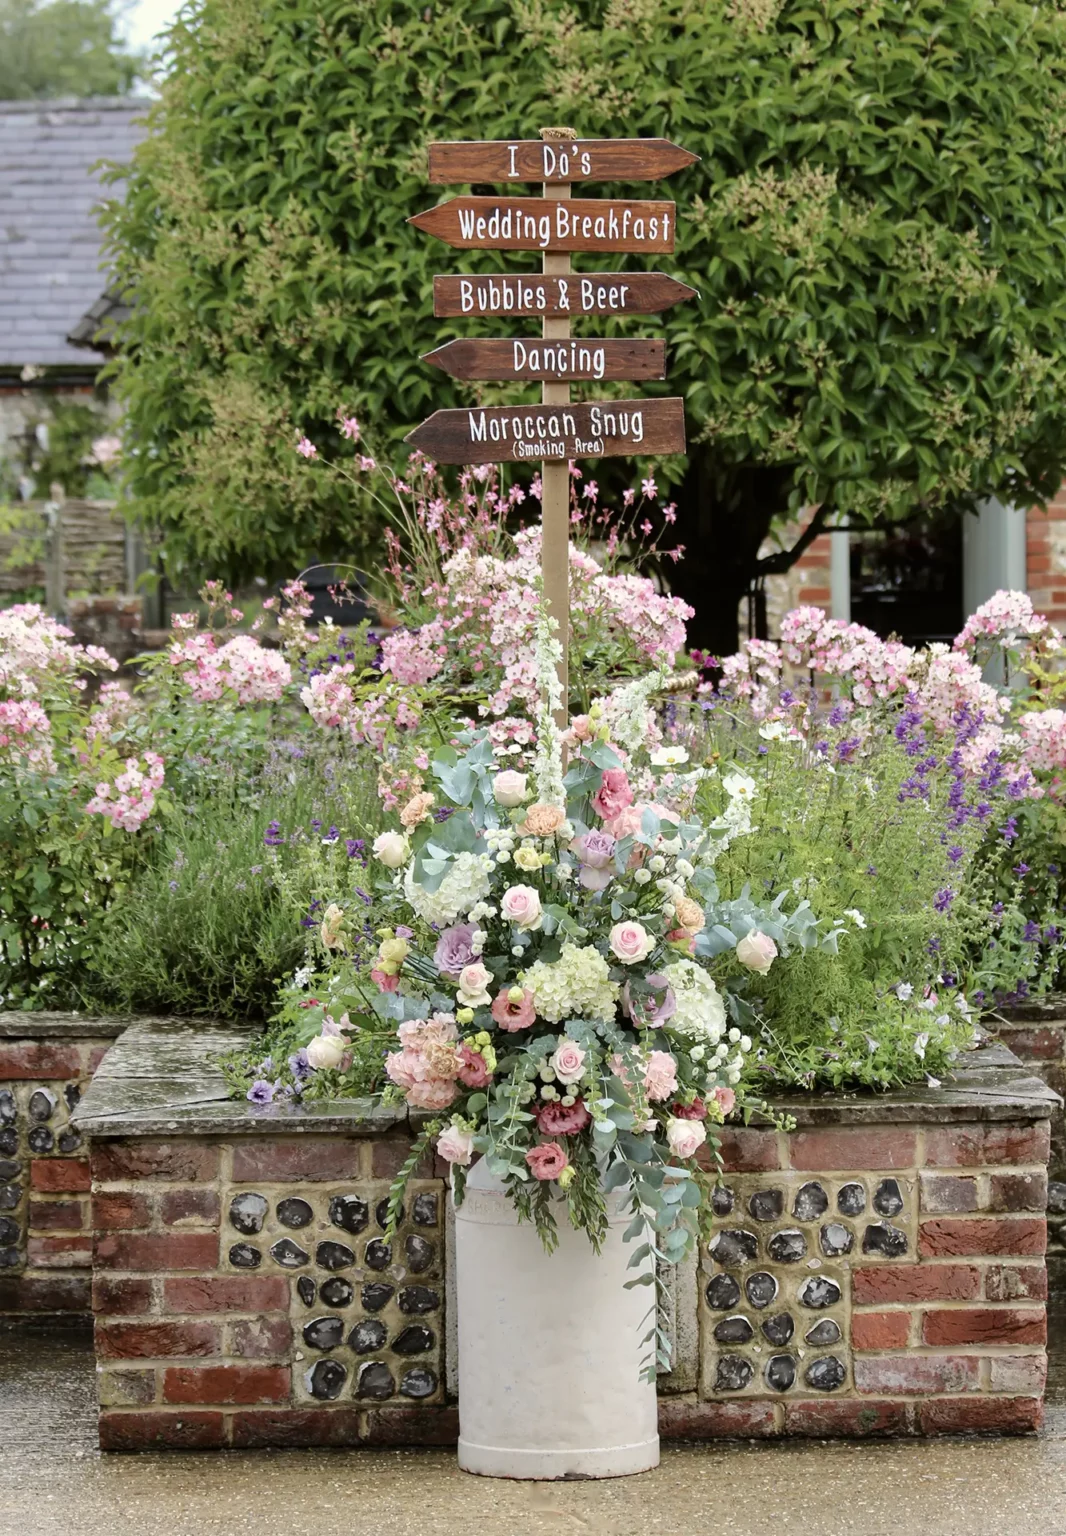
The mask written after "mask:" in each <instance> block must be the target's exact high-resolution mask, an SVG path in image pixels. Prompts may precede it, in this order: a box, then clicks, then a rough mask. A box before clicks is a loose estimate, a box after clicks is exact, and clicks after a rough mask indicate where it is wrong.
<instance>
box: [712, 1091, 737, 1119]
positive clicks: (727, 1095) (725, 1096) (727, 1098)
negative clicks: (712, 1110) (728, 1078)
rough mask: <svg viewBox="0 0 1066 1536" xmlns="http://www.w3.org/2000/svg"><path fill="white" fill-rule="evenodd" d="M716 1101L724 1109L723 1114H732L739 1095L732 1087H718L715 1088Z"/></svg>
mask: <svg viewBox="0 0 1066 1536" xmlns="http://www.w3.org/2000/svg"><path fill="white" fill-rule="evenodd" d="M714 1102H715V1103H716V1104H717V1105H718V1108H719V1109H720V1110H721V1111H722V1115H723V1116H725V1115H731V1114H732V1113H733V1110H734V1109H735V1108H736V1102H737V1096H736V1094H735V1093H734V1092H733V1090H732V1088H716V1089H715V1090H714Z"/></svg>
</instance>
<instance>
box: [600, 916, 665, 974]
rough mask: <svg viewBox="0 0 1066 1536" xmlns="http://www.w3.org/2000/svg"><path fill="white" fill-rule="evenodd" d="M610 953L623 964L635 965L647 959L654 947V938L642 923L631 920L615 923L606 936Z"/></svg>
mask: <svg viewBox="0 0 1066 1536" xmlns="http://www.w3.org/2000/svg"><path fill="white" fill-rule="evenodd" d="M608 942H609V944H610V946H611V953H612V954H613V955H614V956H615V957H616V958H617V959H619V960H621V962H622V964H623V965H636V964H637V963H638V961H641V960H645V959H647V957H648V955H650V954H651V952H652V950H653V949H654V947H655V940H654V939H653V938H652V936H651V934H650V933H649V932H648V930H647V929H646V928H645V926H644V924H643V923H635V922H632V921H629V922H625V923H615V925H614V927H613V928H612V929H611V932H610V934H609V936H608Z"/></svg>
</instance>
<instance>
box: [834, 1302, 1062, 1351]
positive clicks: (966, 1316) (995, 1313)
mask: <svg viewBox="0 0 1066 1536" xmlns="http://www.w3.org/2000/svg"><path fill="white" fill-rule="evenodd" d="M853 1326H854V1325H853ZM922 1338H923V1339H924V1340H925V1342H926V1343H927V1344H1045V1343H1046V1342H1047V1316H1046V1314H1045V1312H1044V1309H1043V1307H1041V1308H1039V1309H1037V1308H1027V1309H1025V1310H1021V1309H1015V1308H1013V1307H957V1308H952V1309H950V1310H949V1309H947V1308H937V1309H936V1310H934V1311H932V1312H927V1313H926V1314H925V1316H924V1318H923V1319H922Z"/></svg>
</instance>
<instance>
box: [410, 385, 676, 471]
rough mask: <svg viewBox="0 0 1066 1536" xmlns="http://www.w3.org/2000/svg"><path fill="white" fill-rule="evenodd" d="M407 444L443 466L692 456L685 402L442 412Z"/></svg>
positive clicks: (617, 402)
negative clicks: (686, 453)
mask: <svg viewBox="0 0 1066 1536" xmlns="http://www.w3.org/2000/svg"><path fill="white" fill-rule="evenodd" d="M404 441H405V442H408V443H410V444H411V446H412V447H413V448H420V449H421V450H422V452H423V453H425V454H427V455H428V456H429V457H430V458H431V459H434V460H436V462H437V463H438V464H499V463H501V462H503V461H504V460H506V461H508V462H510V463H516V462H523V463H524V462H525V461H527V460H530V459H540V460H545V461H548V462H551V461H553V460H564V461H565V460H567V459H581V458H610V457H614V458H617V457H620V456H625V455H630V454H632V455H645V454H663V453H684V451H685V402H684V401H683V400H681V399H679V398H673V399H661V400H600V401H595V402H590V403H588V404H561V405H549V404H544V405H495V406H474V407H471V408H468V409H464V410H451V411H434V413H433V415H432V416H430V417H429V418H428V420H426V421H424V422H422V424H421V426H418V427H416V428H415V430H414V431H413V432H409V433H408V435H407V437H406V438H405V439H404Z"/></svg>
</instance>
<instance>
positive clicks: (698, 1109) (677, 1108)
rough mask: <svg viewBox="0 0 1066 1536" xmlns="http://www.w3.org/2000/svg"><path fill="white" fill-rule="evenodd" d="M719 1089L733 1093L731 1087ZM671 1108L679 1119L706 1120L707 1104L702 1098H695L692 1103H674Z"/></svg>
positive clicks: (721, 1091) (722, 1091)
mask: <svg viewBox="0 0 1066 1536" xmlns="http://www.w3.org/2000/svg"><path fill="white" fill-rule="evenodd" d="M718 1091H719V1092H720V1093H730V1094H732V1090H731V1089H729V1088H724V1089H719V1090H718ZM730 1108H732V1105H730ZM671 1109H672V1111H673V1113H674V1114H675V1115H676V1116H677V1118H678V1119H679V1120H706V1118H707V1106H706V1104H705V1103H704V1102H703V1100H702V1099H701V1098H695V1099H693V1101H692V1103H691V1104H673V1105H671Z"/></svg>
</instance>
